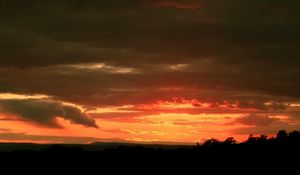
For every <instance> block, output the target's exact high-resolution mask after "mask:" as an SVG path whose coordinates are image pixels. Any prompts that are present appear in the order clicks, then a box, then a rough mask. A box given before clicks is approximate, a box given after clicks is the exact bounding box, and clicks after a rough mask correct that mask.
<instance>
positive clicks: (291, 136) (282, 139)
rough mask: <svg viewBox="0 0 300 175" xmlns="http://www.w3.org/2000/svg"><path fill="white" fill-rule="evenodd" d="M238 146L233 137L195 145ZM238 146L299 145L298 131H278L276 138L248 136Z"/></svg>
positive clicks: (299, 132) (210, 140)
mask: <svg viewBox="0 0 300 175" xmlns="http://www.w3.org/2000/svg"><path fill="white" fill-rule="evenodd" d="M234 144H238V143H237V141H236V140H235V139H234V138H233V137H229V138H227V139H226V140H224V141H219V140H218V139H214V138H212V139H209V140H206V141H205V142H204V143H203V144H199V143H197V145H198V146H204V147H207V146H213V145H234ZM239 144H246V145H249V144H297V145H298V144H300V131H292V132H290V133H287V132H286V131H285V130H280V131H279V132H278V133H277V134H276V137H270V138H269V137H268V136H266V135H260V136H253V135H252V134H250V135H249V138H248V139H247V140H246V141H244V142H242V143H239Z"/></svg>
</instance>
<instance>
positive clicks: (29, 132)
mask: <svg viewBox="0 0 300 175" xmlns="http://www.w3.org/2000/svg"><path fill="white" fill-rule="evenodd" d="M299 21H300V1H297V0H122V1H121V0H43V1H40V0H23V1H21V0H0V141H1V142H35V143H91V142H98V141H107V142H115V141H118V142H119V141H121V142H143V143H145V142H146V143H149V142H150V143H153V142H158V143H195V142H202V141H204V140H206V139H209V138H217V139H220V140H223V139H226V138H227V137H235V138H236V139H237V140H238V141H243V140H245V139H247V138H248V136H249V134H254V135H256V134H266V135H269V136H272V135H274V134H276V132H277V131H278V130H281V129H285V130H288V131H292V130H299V129H300V91H299V89H300V78H299V77H300V51H299V47H300V32H299V28H300V23H299Z"/></svg>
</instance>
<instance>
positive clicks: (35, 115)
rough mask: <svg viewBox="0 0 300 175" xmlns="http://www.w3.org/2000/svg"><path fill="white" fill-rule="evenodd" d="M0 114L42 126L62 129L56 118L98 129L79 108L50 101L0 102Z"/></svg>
mask: <svg viewBox="0 0 300 175" xmlns="http://www.w3.org/2000/svg"><path fill="white" fill-rule="evenodd" d="M0 112H1V113H7V114H12V115H15V116H16V117H18V118H20V119H23V120H27V121H28V122H33V123H36V124H38V125H40V126H45V127H54V128H60V127H61V126H60V125H59V124H58V123H57V121H56V117H61V118H63V119H66V120H69V121H71V122H72V123H74V124H80V125H83V126H86V127H95V128H98V126H97V124H96V122H95V121H94V120H93V119H91V118H90V117H89V116H87V115H86V114H84V113H82V112H81V111H80V110H79V109H78V108H76V107H73V106H68V105H63V104H61V103H59V102H55V101H48V100H0Z"/></svg>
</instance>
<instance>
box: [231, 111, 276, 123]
mask: <svg viewBox="0 0 300 175" xmlns="http://www.w3.org/2000/svg"><path fill="white" fill-rule="evenodd" d="M277 120H279V119H277V118H272V117H269V116H267V115H262V114H255V113H252V114H248V115H246V116H244V117H241V118H238V119H236V122H237V123H240V124H243V125H248V126H268V125H270V124H271V123H272V122H274V121H277Z"/></svg>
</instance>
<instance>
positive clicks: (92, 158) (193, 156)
mask: <svg viewBox="0 0 300 175" xmlns="http://www.w3.org/2000/svg"><path fill="white" fill-rule="evenodd" d="M281 134H282V135H280V133H279V135H277V138H271V139H267V138H266V137H265V136H260V137H249V139H248V140H247V141H246V142H244V143H239V144H237V143H235V141H234V139H233V138H228V139H227V140H225V141H223V142H220V141H217V140H214V139H211V140H208V141H206V142H205V143H204V144H201V145H194V146H176V145H174V146H166V145H137V144H122V143H94V144H89V145H37V144H12V143H9V144H8V143H6V144H5V143H2V144H0V161H1V162H3V163H1V165H4V164H10V165H12V164H13V165H19V164H21V165H27V167H28V166H46V167H48V166H49V167H53V168H55V167H57V166H59V167H68V166H69V167H70V168H72V170H74V169H76V168H82V167H90V168H96V169H103V168H108V167H111V166H113V167H114V168H115V169H120V168H121V167H123V168H124V167H125V168H127V169H128V168H129V169H130V168H132V169H136V168H141V167H144V170H147V171H148V170H149V171H150V170H153V169H155V168H159V167H161V168H166V167H168V168H170V169H176V168H186V170H188V168H187V167H191V168H197V169H199V171H200V170H204V169H206V170H207V169H209V170H211V171H222V170H224V171H225V172H228V171H232V172H234V171H236V169H237V168H243V170H244V171H246V172H248V171H252V170H258V169H262V168H263V169H265V170H268V171H270V172H271V171H273V172H274V171H275V172H276V171H277V170H278V171H279V170H286V171H288V170H291V169H294V168H295V169H296V170H297V173H299V170H300V134H299V132H297V133H294V135H293V134H290V135H285V134H284V133H281ZM145 168H146V169H145ZM297 173H296V174H297ZM284 174H287V173H284ZM288 174H289V173H288Z"/></svg>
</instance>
